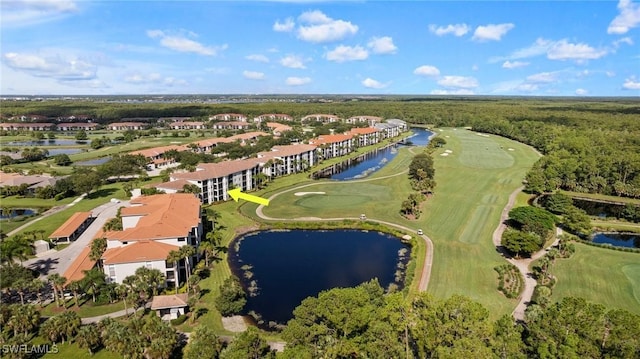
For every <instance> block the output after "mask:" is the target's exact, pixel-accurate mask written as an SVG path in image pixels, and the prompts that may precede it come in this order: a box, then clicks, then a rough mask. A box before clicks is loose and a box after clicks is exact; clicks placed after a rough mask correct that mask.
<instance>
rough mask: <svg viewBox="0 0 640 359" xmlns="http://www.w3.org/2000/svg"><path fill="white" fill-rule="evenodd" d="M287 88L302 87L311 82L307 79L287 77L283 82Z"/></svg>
mask: <svg viewBox="0 0 640 359" xmlns="http://www.w3.org/2000/svg"><path fill="white" fill-rule="evenodd" d="M285 82H286V84H287V85H289V86H302V85H306V84H308V83H310V82H311V78H309V77H287V80H286V81H285Z"/></svg>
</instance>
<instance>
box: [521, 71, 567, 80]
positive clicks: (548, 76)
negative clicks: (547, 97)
mask: <svg viewBox="0 0 640 359" xmlns="http://www.w3.org/2000/svg"><path fill="white" fill-rule="evenodd" d="M559 75H560V72H559V71H554V72H540V73H537V74H533V75H530V76H527V81H528V82H530V83H552V82H556V81H558V76H559Z"/></svg>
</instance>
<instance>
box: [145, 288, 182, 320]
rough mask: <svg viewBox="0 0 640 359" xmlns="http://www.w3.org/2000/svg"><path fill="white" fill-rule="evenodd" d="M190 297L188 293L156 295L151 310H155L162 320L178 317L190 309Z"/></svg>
mask: <svg viewBox="0 0 640 359" xmlns="http://www.w3.org/2000/svg"><path fill="white" fill-rule="evenodd" d="M188 299H189V296H188V294H187V293H180V294H169V295H156V296H154V297H153V299H152V300H151V310H155V311H156V314H157V315H158V316H159V317H160V319H162V320H172V319H177V318H178V317H179V316H181V315H184V314H185V313H186V312H187V310H188V309H189V304H187V300H188Z"/></svg>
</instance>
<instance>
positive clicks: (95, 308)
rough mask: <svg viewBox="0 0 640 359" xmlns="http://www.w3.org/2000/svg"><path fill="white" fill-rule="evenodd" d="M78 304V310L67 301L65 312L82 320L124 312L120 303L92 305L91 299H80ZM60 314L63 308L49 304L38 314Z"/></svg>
mask: <svg viewBox="0 0 640 359" xmlns="http://www.w3.org/2000/svg"><path fill="white" fill-rule="evenodd" d="M79 302H80V308H77V307H76V306H75V302H74V301H73V299H68V300H67V301H66V303H65V306H66V307H67V310H69V311H74V312H76V313H78V315H79V316H80V317H82V318H90V317H97V316H99V315H104V314H109V313H113V312H117V311H119V310H124V304H123V303H122V302H117V303H113V304H105V305H93V303H92V302H91V298H88V300H85V299H80V301H79ZM62 312H64V307H63V306H60V307H57V306H56V304H55V303H51V304H49V305H47V306H45V307H44V308H42V309H41V310H40V314H41V315H43V316H47V317H50V316H54V315H58V314H60V313H62Z"/></svg>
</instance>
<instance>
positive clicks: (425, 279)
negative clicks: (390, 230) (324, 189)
mask: <svg viewBox="0 0 640 359" xmlns="http://www.w3.org/2000/svg"><path fill="white" fill-rule="evenodd" d="M407 172H408V170H405V171H402V172H399V173H396V174H393V175H388V176H383V177H377V178H368V179H362V180H353V181H349V183H357V182H370V181H377V180H381V179H384V178H390V177H396V176H400V175H403V174H406V173H407ZM339 183H343V182H318V183H311V184H306V185H303V186H299V187H295V188H290V189H287V190H284V191H282V192H278V193H275V194H273V195H271V197H269V200H270V201H271V200H273V199H274V198H276V197H278V196H279V195H281V194H284V193H287V192H292V191H298V190H300V189H302V188H307V187H311V186H318V185H327V184H339ZM263 208H264V206H262V205H260V206H258V208H257V209H256V215H257V216H258V217H260V218H262V219H266V220H275V221H342V220H345V219H351V220H360V217H339V218H319V217H299V218H273V217H269V216H267V215H265V214H264V213H263V211H262V209H263ZM367 221H371V222H376V223H381V224H384V225H387V226H390V227H395V228H399V229H401V230H404V231H407V232H409V233H416V229H415V228H409V227H405V226H403V225H400V224H396V223H391V222H387V221H382V220H377V219H371V218H367ZM420 237H421V238H422V239H423V240H424V242H425V245H426V247H427V251H426V254H425V258H424V267H423V268H422V272H421V273H420V282H419V285H418V290H419V291H421V292H424V291H426V290H427V287H428V286H429V279H430V278H431V267H432V265H433V241H431V238H429V237H428V236H426V235H421V236H420Z"/></svg>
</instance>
